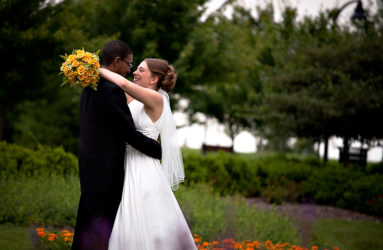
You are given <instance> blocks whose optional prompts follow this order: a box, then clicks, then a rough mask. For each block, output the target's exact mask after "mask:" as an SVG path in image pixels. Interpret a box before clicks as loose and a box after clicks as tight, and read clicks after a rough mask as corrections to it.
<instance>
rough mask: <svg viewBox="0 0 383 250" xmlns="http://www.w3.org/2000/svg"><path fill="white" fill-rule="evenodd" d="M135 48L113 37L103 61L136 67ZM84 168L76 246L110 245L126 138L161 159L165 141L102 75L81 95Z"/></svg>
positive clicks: (116, 68) (121, 69) (124, 70)
mask: <svg viewBox="0 0 383 250" xmlns="http://www.w3.org/2000/svg"><path fill="white" fill-rule="evenodd" d="M132 61H133V53H132V51H131V50H130V48H129V46H128V45H127V44H125V43H124V42H122V41H119V40H116V41H111V42H108V43H107V44H106V45H105V47H104V49H103V52H102V66H103V67H104V68H107V69H109V70H111V71H113V72H116V73H118V74H120V75H122V76H126V75H127V74H128V73H130V71H131V69H132V66H133V65H132ZM79 141H80V143H79V144H80V145H79V148H80V149H79V155H78V159H79V169H80V185H81V197H80V203H79V206H78V213H77V221H76V228H75V236H74V240H73V245H72V249H92V250H94V249H108V242H109V237H110V234H111V232H112V228H113V223H114V219H115V216H116V213H117V210H118V206H119V204H120V200H121V195H122V189H123V184H124V155H125V146H126V143H129V144H130V145H132V146H133V147H135V148H136V149H137V150H139V151H141V152H143V153H144V154H147V155H149V156H151V157H153V158H157V159H161V145H160V144H159V143H158V142H157V141H155V140H152V139H150V138H148V137H146V136H144V135H143V134H141V133H140V132H138V131H137V130H136V128H135V126H134V123H133V119H132V115H131V113H130V110H129V107H128V105H127V100H126V97H125V94H124V92H123V90H121V89H120V88H119V87H118V86H117V85H115V84H113V83H111V82H109V81H107V80H105V79H103V78H101V79H100V81H99V83H98V87H97V91H95V90H93V89H91V88H89V87H87V88H84V90H83V91H82V93H81V100H80V140H79Z"/></svg>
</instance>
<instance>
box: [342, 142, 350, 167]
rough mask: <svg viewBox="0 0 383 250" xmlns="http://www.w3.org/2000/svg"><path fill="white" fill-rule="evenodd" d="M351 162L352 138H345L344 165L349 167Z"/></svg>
mask: <svg viewBox="0 0 383 250" xmlns="http://www.w3.org/2000/svg"><path fill="white" fill-rule="evenodd" d="M349 161H350V138H349V137H348V136H345V137H344V138H343V165H344V166H345V167H348V164H349Z"/></svg>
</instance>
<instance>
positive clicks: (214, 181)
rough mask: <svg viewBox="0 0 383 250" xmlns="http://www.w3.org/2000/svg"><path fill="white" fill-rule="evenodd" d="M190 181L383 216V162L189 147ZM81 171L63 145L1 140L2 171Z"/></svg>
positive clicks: (15, 173) (63, 173)
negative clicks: (364, 163) (361, 163)
mask: <svg viewBox="0 0 383 250" xmlns="http://www.w3.org/2000/svg"><path fill="white" fill-rule="evenodd" d="M183 159H184V166H185V172H186V179H185V181H186V185H187V186H193V185H195V184H198V183H207V184H208V185H210V186H211V187H212V189H213V191H214V192H215V193H218V194H221V195H234V194H240V195H243V196H261V197H262V198H264V199H265V200H267V201H268V202H272V203H282V202H285V201H290V202H302V201H304V200H307V199H310V200H313V201H315V202H317V203H319V204H327V205H333V206H337V207H342V208H347V209H351V210H356V211H360V212H365V213H370V214H375V215H378V216H383V186H382V185H383V181H382V178H383V174H382V172H383V171H382V169H383V164H382V163H379V164H369V165H368V166H367V167H366V168H362V167H360V166H357V165H350V166H349V167H348V168H345V167H343V166H342V165H341V164H339V163H337V162H328V163H326V164H324V163H323V162H322V161H321V160H320V159H318V158H316V157H299V156H291V155H281V154H275V155H269V156H265V157H257V156H251V157H249V155H247V156H243V155H238V154H227V153H224V152H218V153H210V154H207V155H201V154H200V153H199V152H195V151H190V150H184V151H183ZM77 174H78V163H77V158H76V156H74V155H73V154H71V153H67V152H65V151H64V150H63V149H62V148H50V147H44V146H39V148H38V149H37V150H31V149H28V148H24V147H21V146H18V145H13V144H7V143H5V142H0V175H1V176H3V177H13V176H19V175H26V176H32V175H42V176H49V175H60V176H72V175H77Z"/></svg>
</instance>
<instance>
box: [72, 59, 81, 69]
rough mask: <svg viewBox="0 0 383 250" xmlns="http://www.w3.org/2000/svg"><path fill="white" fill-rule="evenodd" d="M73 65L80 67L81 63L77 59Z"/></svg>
mask: <svg viewBox="0 0 383 250" xmlns="http://www.w3.org/2000/svg"><path fill="white" fill-rule="evenodd" d="M72 65H73V67H78V66H79V65H80V64H79V62H78V61H77V60H74V61H73V64H72Z"/></svg>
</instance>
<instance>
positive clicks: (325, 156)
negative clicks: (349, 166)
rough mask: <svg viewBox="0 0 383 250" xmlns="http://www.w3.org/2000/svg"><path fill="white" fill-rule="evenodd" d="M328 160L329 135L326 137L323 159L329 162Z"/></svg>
mask: <svg viewBox="0 0 383 250" xmlns="http://www.w3.org/2000/svg"><path fill="white" fill-rule="evenodd" d="M327 160H328V136H325V137H324V151H323V161H324V162H327Z"/></svg>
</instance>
